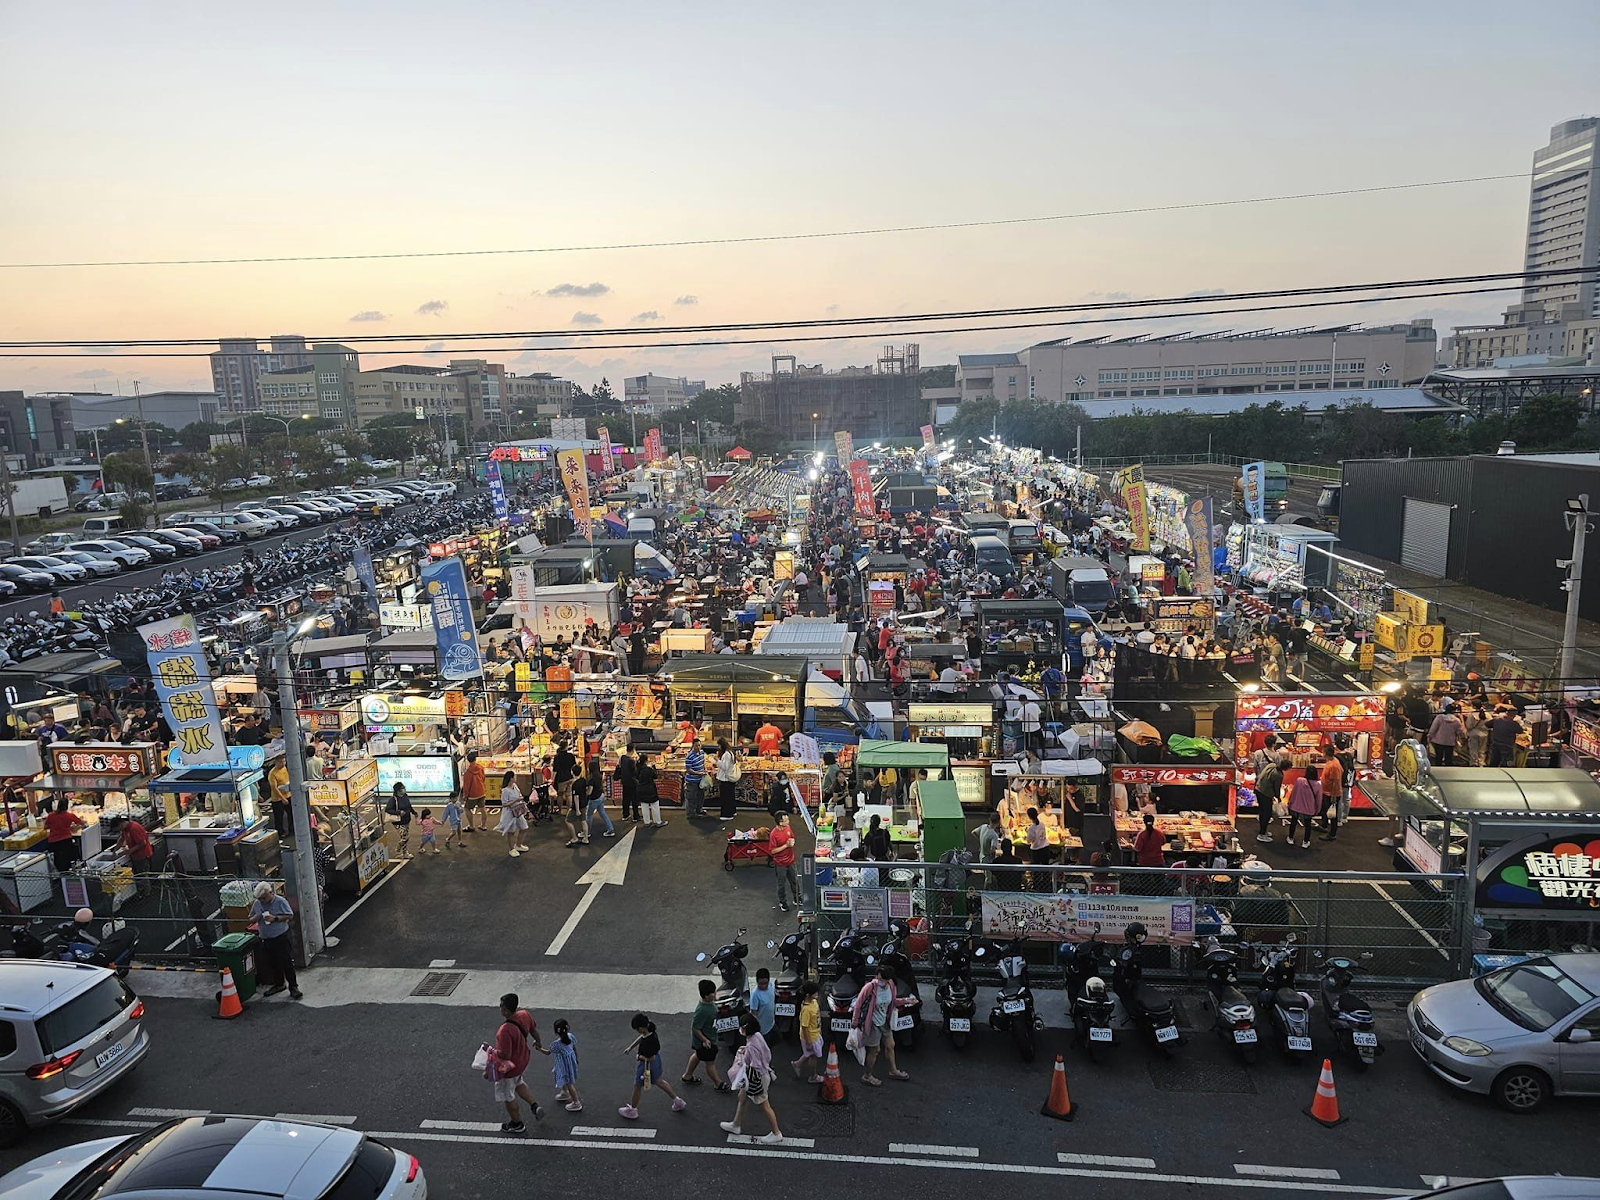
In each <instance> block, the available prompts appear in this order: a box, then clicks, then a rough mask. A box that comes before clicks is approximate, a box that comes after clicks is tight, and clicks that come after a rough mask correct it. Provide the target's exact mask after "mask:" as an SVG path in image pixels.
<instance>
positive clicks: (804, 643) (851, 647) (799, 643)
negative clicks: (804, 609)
mask: <svg viewBox="0 0 1600 1200" xmlns="http://www.w3.org/2000/svg"><path fill="white" fill-rule="evenodd" d="M855 644H856V635H855V634H853V633H851V632H850V627H849V626H848V625H841V624H839V623H838V622H837V621H830V620H829V619H828V618H827V617H788V618H786V619H784V620H782V621H779V622H778V623H777V624H776V625H774V626H773V627H772V628H771V629H769V630H768V631H767V636H766V637H764V638H763V639H762V640H761V645H760V646H758V647H756V655H757V656H758V657H763V658H765V657H769V656H772V655H792V656H794V657H796V658H806V659H810V660H811V661H812V662H814V663H816V664H817V665H818V666H819V667H820V666H827V665H829V664H830V663H831V664H834V665H837V664H838V663H839V662H841V661H842V660H843V659H846V658H849V657H850V656H851V655H852V654H853V653H854V652H855ZM724 657H726V656H724Z"/></svg>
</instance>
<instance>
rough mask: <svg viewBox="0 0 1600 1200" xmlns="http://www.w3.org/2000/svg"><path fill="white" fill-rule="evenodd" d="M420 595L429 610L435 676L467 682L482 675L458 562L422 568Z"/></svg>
mask: <svg viewBox="0 0 1600 1200" xmlns="http://www.w3.org/2000/svg"><path fill="white" fill-rule="evenodd" d="M422 593H423V595H424V596H426V597H427V600H428V604H429V605H430V606H431V607H432V609H433V637H434V645H435V646H436V647H438V651H439V674H440V675H442V676H444V678H446V679H470V678H472V677H473V676H474V675H481V674H483V655H482V653H481V652H480V651H479V650H478V631H477V630H476V629H475V628H473V623H472V599H471V597H470V595H469V594H468V592H467V571H466V568H465V567H463V566H462V565H461V560H460V559H459V558H445V559H440V560H439V561H438V562H433V563H429V564H428V565H427V566H425V567H423V568H422Z"/></svg>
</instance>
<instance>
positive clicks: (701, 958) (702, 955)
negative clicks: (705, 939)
mask: <svg viewBox="0 0 1600 1200" xmlns="http://www.w3.org/2000/svg"><path fill="white" fill-rule="evenodd" d="M694 960H695V962H705V960H706V952H705V951H704V950H702V951H700V953H699V954H696V955H695V956H694Z"/></svg>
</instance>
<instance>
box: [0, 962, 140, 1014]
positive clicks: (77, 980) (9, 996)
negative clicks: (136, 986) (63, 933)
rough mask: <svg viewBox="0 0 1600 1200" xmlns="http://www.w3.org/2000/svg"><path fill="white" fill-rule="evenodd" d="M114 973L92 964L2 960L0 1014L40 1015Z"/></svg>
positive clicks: (0, 966)
mask: <svg viewBox="0 0 1600 1200" xmlns="http://www.w3.org/2000/svg"><path fill="white" fill-rule="evenodd" d="M111 973H112V972H111V971H110V970H109V969H108V968H106V967H95V966H91V965H89V964H88V963H67V962H37V961H33V960H30V959H21V958H5V959H0V1013H23V1014H26V1015H27V1016H30V1017H31V1016H38V1015H39V1014H40V1013H46V1012H49V1011H50V1010H51V1009H53V1008H55V1007H56V1006H57V1005H58V1004H60V1003H61V1001H62V999H63V998H65V997H67V996H72V995H76V994H77V993H78V992H80V991H82V990H83V989H84V988H87V987H92V986H94V985H95V984H96V983H99V982H100V981H101V980H102V979H105V978H106V977H107V976H109V975H110V974H111Z"/></svg>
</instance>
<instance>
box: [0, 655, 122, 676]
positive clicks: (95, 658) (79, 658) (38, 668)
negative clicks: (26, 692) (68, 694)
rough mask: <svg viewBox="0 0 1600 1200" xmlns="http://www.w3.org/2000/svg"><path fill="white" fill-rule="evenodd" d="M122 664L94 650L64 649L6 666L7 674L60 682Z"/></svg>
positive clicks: (98, 672)
mask: <svg viewBox="0 0 1600 1200" xmlns="http://www.w3.org/2000/svg"><path fill="white" fill-rule="evenodd" d="M121 665H122V664H121V663H120V662H118V661H117V660H116V659H114V658H101V657H100V656H99V655H98V654H96V653H95V652H94V651H93V650H64V651H61V652H60V653H57V654H41V655H39V656H38V657H37V658H30V659H28V660H26V661H25V662H19V663H15V664H13V665H12V666H9V667H7V668H6V674H7V675H32V676H34V677H35V678H37V679H39V680H41V681H43V682H60V681H61V680H62V679H65V680H69V681H70V680H72V679H76V678H78V677H79V676H81V675H98V674H100V673H101V672H102V671H110V670H112V669H114V668H116V667H120V666H121Z"/></svg>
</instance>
